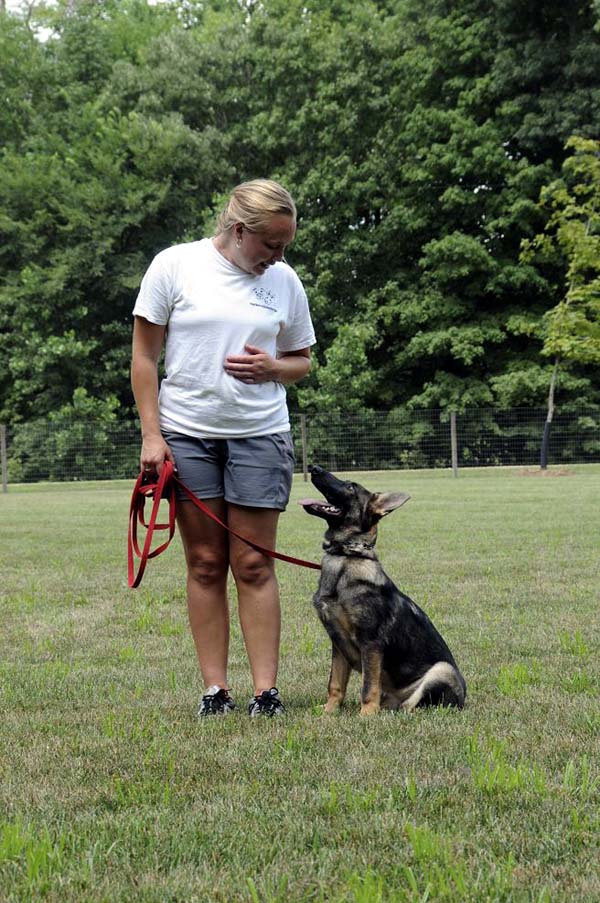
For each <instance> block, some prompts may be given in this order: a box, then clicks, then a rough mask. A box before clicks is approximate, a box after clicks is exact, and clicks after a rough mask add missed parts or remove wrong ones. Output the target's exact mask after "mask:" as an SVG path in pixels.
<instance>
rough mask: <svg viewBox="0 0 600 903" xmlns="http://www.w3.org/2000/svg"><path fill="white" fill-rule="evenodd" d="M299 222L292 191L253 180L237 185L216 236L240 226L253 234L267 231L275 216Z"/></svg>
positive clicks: (220, 218)
mask: <svg viewBox="0 0 600 903" xmlns="http://www.w3.org/2000/svg"><path fill="white" fill-rule="evenodd" d="M279 215H284V216H291V217H292V219H296V205H295V204H294V201H293V199H292V196H291V194H290V193H289V191H286V189H285V188H284V187H283V186H282V185H280V184H279V183H278V182H272V181H271V180H270V179H253V180H252V181H251V182H242V183H241V185H237V186H236V187H235V188H234V189H233V191H232V192H231V195H230V197H229V201H228V202H227V204H226V206H225V208H224V210H222V211H221V214H220V215H219V218H218V219H217V229H216V234H217V235H221V233H222V232H227V231H229V229H232V228H233V226H234V225H235V224H236V223H241V224H242V225H243V226H245V227H246V229H248V230H250V231H251V232H264V231H265V229H267V228H268V227H269V224H270V222H271V220H272V219H273V217H274V216H279Z"/></svg>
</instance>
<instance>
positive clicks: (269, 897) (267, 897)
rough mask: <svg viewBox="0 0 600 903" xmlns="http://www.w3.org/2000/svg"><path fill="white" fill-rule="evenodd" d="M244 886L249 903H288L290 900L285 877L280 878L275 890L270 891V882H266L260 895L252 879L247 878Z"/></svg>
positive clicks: (287, 882)
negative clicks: (246, 886)
mask: <svg viewBox="0 0 600 903" xmlns="http://www.w3.org/2000/svg"><path fill="white" fill-rule="evenodd" d="M246 884H247V885H248V890H249V892H250V900H251V903H288V901H289V899H290V891H289V887H288V884H289V881H288V877H287V875H284V876H283V877H282V878H281V880H280V881H279V883H278V885H277V887H276V888H275V889H272V886H271V882H269V881H267V882H266V883H265V890H264V892H262V893H260V894H259V892H258V890H257V888H256V884H255V883H254V879H253V878H247V879H246Z"/></svg>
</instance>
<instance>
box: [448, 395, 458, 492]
mask: <svg viewBox="0 0 600 903" xmlns="http://www.w3.org/2000/svg"><path fill="white" fill-rule="evenodd" d="M450 449H451V453H452V474H453V476H455V477H457V476H458V442H457V440H456V412H455V411H450Z"/></svg>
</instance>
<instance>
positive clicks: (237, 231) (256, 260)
mask: <svg viewBox="0 0 600 903" xmlns="http://www.w3.org/2000/svg"><path fill="white" fill-rule="evenodd" d="M295 234H296V221H295V219H294V218H293V217H291V216H286V215H285V214H278V215H277V216H274V217H273V218H272V220H271V222H270V223H269V225H268V227H267V228H266V229H265V230H264V231H262V232H251V231H250V230H249V229H247V228H246V227H245V226H243V225H242V224H241V223H236V225H235V226H234V227H233V238H234V242H233V248H232V249H231V250H232V253H233V256H234V263H235V264H236V266H239V267H240V269H242V270H245V272H246V273H252V274H253V275H255V276H262V274H263V273H264V272H266V270H267V268H268V267H270V266H271V265H272V264H274V263H277V261H278V260H281V259H282V257H283V255H284V253H285V249H286V248H287V246H288V245H289V244H291V242H292V241H293V240H294V236H295Z"/></svg>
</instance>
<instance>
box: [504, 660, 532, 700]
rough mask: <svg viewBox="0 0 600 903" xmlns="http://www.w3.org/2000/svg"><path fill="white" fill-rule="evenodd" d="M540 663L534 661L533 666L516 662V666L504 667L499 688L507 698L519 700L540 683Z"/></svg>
mask: <svg viewBox="0 0 600 903" xmlns="http://www.w3.org/2000/svg"><path fill="white" fill-rule="evenodd" d="M539 679H540V666H539V662H537V661H533V662H532V663H531V665H526V664H524V663H523V662H516V663H515V664H514V665H503V666H502V667H501V668H500V673H499V675H498V688H499V690H500V692H501V693H503V694H504V695H505V696H512V697H513V698H515V699H516V698H518V697H519V696H522V695H523V693H524V692H525V690H526V688H527V687H529V686H532V685H535V684H537V683H539Z"/></svg>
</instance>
